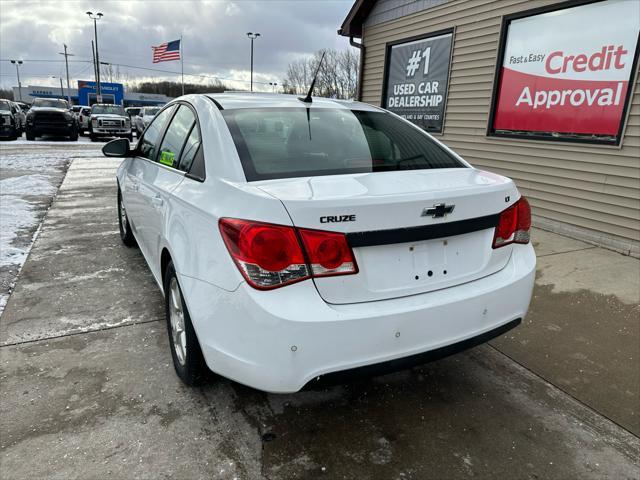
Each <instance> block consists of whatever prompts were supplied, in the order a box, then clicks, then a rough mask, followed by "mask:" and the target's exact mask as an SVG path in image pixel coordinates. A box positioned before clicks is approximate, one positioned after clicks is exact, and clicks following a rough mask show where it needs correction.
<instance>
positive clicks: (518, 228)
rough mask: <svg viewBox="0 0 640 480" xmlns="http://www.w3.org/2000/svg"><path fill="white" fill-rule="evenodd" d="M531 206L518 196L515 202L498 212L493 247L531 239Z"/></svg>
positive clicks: (527, 241)
mask: <svg viewBox="0 0 640 480" xmlns="http://www.w3.org/2000/svg"><path fill="white" fill-rule="evenodd" d="M530 230H531V207H530V206H529V202H528V201H527V199H526V198H524V197H520V200H518V201H517V202H516V203H514V204H513V205H511V206H510V207H509V208H507V209H506V210H504V211H503V212H502V213H501V214H500V220H499V222H498V226H497V227H496V230H495V233H494V234H493V248H500V247H504V246H505V245H509V244H510V243H529V240H530V239H531V231H530Z"/></svg>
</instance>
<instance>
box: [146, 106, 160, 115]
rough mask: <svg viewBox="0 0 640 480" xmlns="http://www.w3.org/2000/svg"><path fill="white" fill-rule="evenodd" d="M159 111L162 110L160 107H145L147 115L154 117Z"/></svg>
mask: <svg viewBox="0 0 640 480" xmlns="http://www.w3.org/2000/svg"><path fill="white" fill-rule="evenodd" d="M159 111H160V107H158V108H145V109H144V114H145V116H147V117H153V116H154V115H155V114H156V113H158V112H159Z"/></svg>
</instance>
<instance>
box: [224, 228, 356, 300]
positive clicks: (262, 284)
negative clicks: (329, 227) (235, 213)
mask: <svg viewBox="0 0 640 480" xmlns="http://www.w3.org/2000/svg"><path fill="white" fill-rule="evenodd" d="M219 227H220V233H221V234H222V239H223V240H224V243H225V245H226V246H227V249H228V250H229V253H230V254H231V257H232V258H233V260H234V262H235V263H236V265H237V266H238V269H239V270H240V273H242V275H243V277H244V278H245V280H247V282H248V283H249V285H251V286H252V287H254V288H258V289H262V290H266V289H271V288H277V287H282V286H284V285H289V284H291V283H295V282H300V281H302V280H306V279H308V278H311V277H312V276H316V277H318V276H329V275H346V274H350V273H357V271H358V270H357V266H356V263H355V259H354V258H353V253H352V252H351V248H349V246H348V245H347V240H346V237H345V235H344V234H341V233H334V232H322V231H318V230H306V229H296V228H295V227H290V226H286V225H274V224H271V223H262V222H253V221H249V220H239V219H234V218H222V219H220V223H219ZM299 238H301V239H302V242H303V243H302V244H301V243H300V240H299ZM303 244H304V247H303V246H302V245H303ZM305 249H306V251H305Z"/></svg>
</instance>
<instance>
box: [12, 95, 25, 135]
mask: <svg viewBox="0 0 640 480" xmlns="http://www.w3.org/2000/svg"><path fill="white" fill-rule="evenodd" d="M13 104H14V105H15V107H16V110H17V111H16V116H17V117H18V120H19V121H20V134H22V132H24V130H25V128H26V126H27V111H26V110H24V109H23V108H22V106H21V105H20V104H19V103H18V102H13Z"/></svg>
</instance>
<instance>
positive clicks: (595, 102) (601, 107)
mask: <svg viewBox="0 0 640 480" xmlns="http://www.w3.org/2000/svg"><path fill="white" fill-rule="evenodd" d="M507 28H508V30H507V34H506V40H505V43H504V48H503V56H502V59H501V69H500V76H499V84H498V89H497V95H496V96H495V107H494V111H493V124H492V133H494V134H500V133H507V134H508V133H519V134H525V135H526V134H529V135H531V134H534V135H538V136H549V137H554V138H557V137H565V138H567V137H572V138H578V139H579V138H585V137H587V138H589V139H590V140H593V139H602V140H604V141H611V140H612V139H616V138H617V137H618V136H619V134H620V130H621V125H622V122H623V117H624V113H625V111H626V104H627V102H628V95H627V93H628V92H629V89H630V88H631V86H632V83H631V82H632V76H633V73H634V59H635V58H636V49H637V48H638V45H637V43H638V32H639V30H640V2H638V0H606V1H600V2H595V3H588V4H585V5H580V6H576V7H571V8H565V9H562V10H557V11H552V12H545V13H541V14H538V15H530V16H527V17H525V18H518V19H513V20H511V21H510V22H508V23H507ZM499 61H500V59H499Z"/></svg>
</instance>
